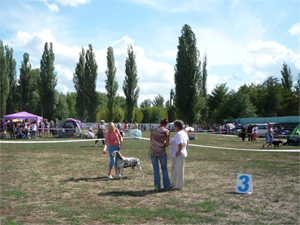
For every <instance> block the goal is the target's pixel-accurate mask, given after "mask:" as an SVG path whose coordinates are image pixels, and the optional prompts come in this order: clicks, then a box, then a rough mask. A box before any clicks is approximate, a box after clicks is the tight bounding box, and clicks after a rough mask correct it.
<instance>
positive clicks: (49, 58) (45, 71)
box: [38, 42, 57, 120]
mask: <svg viewBox="0 0 300 225" xmlns="http://www.w3.org/2000/svg"><path fill="white" fill-rule="evenodd" d="M54 60H55V55H54V53H53V45H52V43H51V42H50V44H48V43H47V42H46V43H45V46H44V52H43V55H42V59H41V65H40V79H39V85H38V87H39V90H38V91H39V95H40V99H41V106H42V110H43V113H42V116H43V117H44V118H47V119H48V120H51V119H53V116H54V111H55V87H56V85H57V75H56V72H55V68H54Z"/></svg>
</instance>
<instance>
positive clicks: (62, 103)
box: [54, 91, 69, 120]
mask: <svg viewBox="0 0 300 225" xmlns="http://www.w3.org/2000/svg"><path fill="white" fill-rule="evenodd" d="M55 95H56V98H57V104H56V110H55V114H54V118H55V119H56V120H64V119H66V118H68V117H69V105H68V102H67V95H65V94H63V93H59V92H57V91H56V92H55Z"/></svg>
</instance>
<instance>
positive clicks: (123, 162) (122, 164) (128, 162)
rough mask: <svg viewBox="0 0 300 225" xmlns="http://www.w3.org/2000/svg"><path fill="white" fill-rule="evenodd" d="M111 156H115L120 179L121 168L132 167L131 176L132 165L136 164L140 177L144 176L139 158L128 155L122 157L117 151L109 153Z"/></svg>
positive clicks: (121, 174) (121, 175)
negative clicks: (128, 156) (127, 156)
mask: <svg viewBox="0 0 300 225" xmlns="http://www.w3.org/2000/svg"><path fill="white" fill-rule="evenodd" d="M111 156H112V157H116V158H117V162H118V172H119V177H120V179H122V177H123V169H124V168H127V167H131V168H132V170H133V175H132V176H134V167H136V166H137V167H138V168H139V169H140V172H141V174H142V178H144V174H143V171H142V167H141V163H143V162H142V161H141V160H139V159H138V158H133V157H130V158H126V157H123V156H122V155H121V153H120V152H119V151H114V152H113V153H112V154H111Z"/></svg>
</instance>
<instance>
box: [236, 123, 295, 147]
mask: <svg viewBox="0 0 300 225" xmlns="http://www.w3.org/2000/svg"><path fill="white" fill-rule="evenodd" d="M266 129H267V132H266V133H265V137H266V141H265V143H264V144H263V145H262V147H263V148H264V147H265V146H266V145H268V146H270V148H272V145H273V144H274V138H275V137H276V138H278V140H279V141H280V143H282V141H281V138H282V137H283V135H284V132H283V127H282V125H281V124H280V125H279V127H278V128H276V129H274V125H273V124H270V123H269V122H268V123H267V126H266ZM257 135H258V127H257V125H256V124H254V125H252V124H251V123H250V124H249V125H248V127H246V124H244V125H243V126H242V128H241V137H242V141H245V139H246V136H248V141H253V142H254V143H257ZM297 142H299V133H296V135H293V138H291V139H289V138H288V139H287V141H286V142H285V143H282V144H283V145H286V144H289V143H297Z"/></svg>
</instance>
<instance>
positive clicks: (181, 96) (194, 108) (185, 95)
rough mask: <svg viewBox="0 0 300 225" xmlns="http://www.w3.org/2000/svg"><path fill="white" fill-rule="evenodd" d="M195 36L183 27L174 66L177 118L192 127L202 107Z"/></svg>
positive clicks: (188, 27) (199, 69)
mask: <svg viewBox="0 0 300 225" xmlns="http://www.w3.org/2000/svg"><path fill="white" fill-rule="evenodd" d="M196 45H197V43H196V36H195V34H194V32H193V31H192V29H191V27H190V26H189V25H187V24H186V25H184V26H183V28H182V30H181V36H180V37H179V45H178V47H177V48H178V53H177V59H176V66H175V92H176V95H175V102H176V108H177V109H178V116H180V118H182V119H183V120H184V121H185V122H186V123H188V124H189V125H192V124H193V123H194V122H195V121H196V120H198V119H199V117H200V112H201V110H202V109H203V107H204V104H203V103H204V101H203V96H202V82H201V62H200V61H199V51H198V50H197V47H196Z"/></svg>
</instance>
